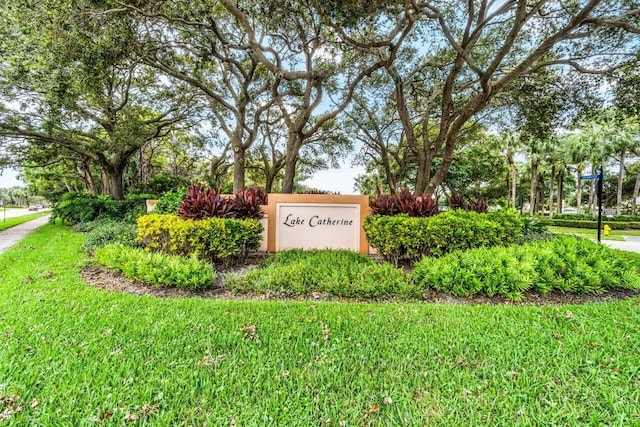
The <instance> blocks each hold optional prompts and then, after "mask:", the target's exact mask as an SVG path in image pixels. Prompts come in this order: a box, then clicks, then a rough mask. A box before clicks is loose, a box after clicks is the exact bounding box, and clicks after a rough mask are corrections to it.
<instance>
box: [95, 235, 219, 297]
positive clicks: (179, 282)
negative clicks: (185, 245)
mask: <svg viewBox="0 0 640 427" xmlns="http://www.w3.org/2000/svg"><path fill="white" fill-rule="evenodd" d="M95 261H96V262H97V263H98V264H100V265H103V266H105V267H107V268H108V269H111V270H117V271H120V272H122V273H123V274H124V275H125V276H127V277H129V278H130V279H134V280H139V281H141V282H145V283H150V284H152V285H155V286H175V287H178V288H184V289H190V290H198V289H204V288H206V287H208V286H209V285H211V283H213V282H214V280H215V279H216V273H215V271H214V270H213V267H212V266H211V265H210V264H209V263H207V262H203V261H200V260H198V259H197V258H195V257H192V258H184V257H181V256H177V255H167V254H161V253H149V252H146V251H145V250H143V249H137V248H131V247H127V246H124V245H121V244H111V245H107V246H105V247H103V248H99V249H96V251H95Z"/></svg>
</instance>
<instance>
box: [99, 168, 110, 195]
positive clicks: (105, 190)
mask: <svg viewBox="0 0 640 427" xmlns="http://www.w3.org/2000/svg"><path fill="white" fill-rule="evenodd" d="M100 178H101V180H102V194H111V182H110V179H109V173H108V172H107V169H106V167H105V166H102V167H101V168H100Z"/></svg>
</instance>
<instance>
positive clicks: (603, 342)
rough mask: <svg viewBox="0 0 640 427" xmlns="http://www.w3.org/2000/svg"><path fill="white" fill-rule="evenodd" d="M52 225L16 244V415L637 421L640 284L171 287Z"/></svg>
mask: <svg viewBox="0 0 640 427" xmlns="http://www.w3.org/2000/svg"><path fill="white" fill-rule="evenodd" d="M83 238H84V235H82V234H77V233H74V232H73V231H72V230H71V229H69V228H64V227H56V226H52V225H47V226H45V227H43V228H42V229H40V230H39V231H37V232H35V233H34V234H32V235H30V236H28V237H27V238H26V239H25V240H24V241H23V242H21V243H19V244H18V245H16V246H14V247H12V248H10V249H9V250H8V251H7V252H5V253H3V254H2V255H0V274H1V275H2V280H0V295H2V298H0V337H1V338H0V425H3V426H4V425H7V426H90V425H97V426H100V425H109V426H111V425H113V426H125V425H131V426H143V425H146V426H154V427H156V426H158V427H165V426H167V427H168V426H179V425H186V426H229V425H234V424H235V425H237V426H320V425H327V426H340V425H346V426H361V425H364V426H371V425H375V426H401V425H409V426H433V425H437V426H509V427H511V426H516V427H517V426H532V425H541V426H565V425H569V426H575V425H607V426H633V425H637V424H638V420H640V380H639V368H638V367H639V366H640V353H639V352H638V348H640V310H639V309H638V304H639V303H640V300H638V299H631V300H626V301H614V302H602V303H597V304H583V305H564V306H545V307H534V306H491V305H480V306H461V305H456V304H447V305H433V304H408V303H383V304H378V303H367V304H362V303H342V302H341V303H335V302H317V301H300V302H296V301H293V302H292V301H288V302H284V301H247V300H241V301H238V300H211V299H202V298H155V297H149V296H137V295H131V294H124V293H119V292H104V291H101V290H98V289H95V288H93V287H91V286H88V285H87V284H86V283H84V282H83V281H82V279H81V278H80V275H79V274H78V273H79V270H80V269H81V268H82V266H83V265H84V264H86V263H87V262H88V259H87V256H86V254H85V253H84V251H82V250H81V245H82V241H83Z"/></svg>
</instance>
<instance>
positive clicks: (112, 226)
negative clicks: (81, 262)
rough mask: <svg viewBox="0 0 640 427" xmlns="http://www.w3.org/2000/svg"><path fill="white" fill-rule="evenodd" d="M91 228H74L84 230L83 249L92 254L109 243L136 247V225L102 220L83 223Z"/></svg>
mask: <svg viewBox="0 0 640 427" xmlns="http://www.w3.org/2000/svg"><path fill="white" fill-rule="evenodd" d="M83 224H86V225H89V224H91V226H80V227H78V226H76V227H74V228H75V229H76V230H79V231H81V230H85V232H86V233H87V235H86V236H85V240H84V245H83V247H84V249H86V250H88V251H90V252H93V251H95V250H96V249H98V248H101V247H103V246H106V245H108V244H111V243H120V244H122V245H124V246H131V247H136V246H139V245H138V243H136V241H135V239H136V235H137V229H136V225H135V224H132V223H130V222H126V221H117V220H113V219H102V220H97V221H92V222H88V223H83Z"/></svg>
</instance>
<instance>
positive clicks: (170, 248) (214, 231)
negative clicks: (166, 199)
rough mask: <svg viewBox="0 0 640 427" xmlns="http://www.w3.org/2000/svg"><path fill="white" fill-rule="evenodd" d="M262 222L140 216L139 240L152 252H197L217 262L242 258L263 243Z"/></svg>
mask: <svg viewBox="0 0 640 427" xmlns="http://www.w3.org/2000/svg"><path fill="white" fill-rule="evenodd" d="M262 230H263V227H262V224H260V222H259V221H257V220H253V219H242V220H241V219H228V218H208V219H201V220H191V219H182V218H180V217H178V216H177V215H172V214H151V215H145V216H143V217H140V218H139V219H138V238H137V241H138V242H139V243H142V245H143V246H144V247H145V248H147V249H148V250H150V251H153V252H158V251H160V252H165V253H168V254H177V255H183V256H187V257H188V256H191V255H195V256H196V257H198V258H200V259H204V260H207V261H210V262H213V263H223V264H230V263H234V262H238V261H242V260H244V259H245V258H246V256H247V254H248V252H249V251H251V250H256V249H257V248H258V247H259V246H260V240H261V236H262V234H261V233H262Z"/></svg>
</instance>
